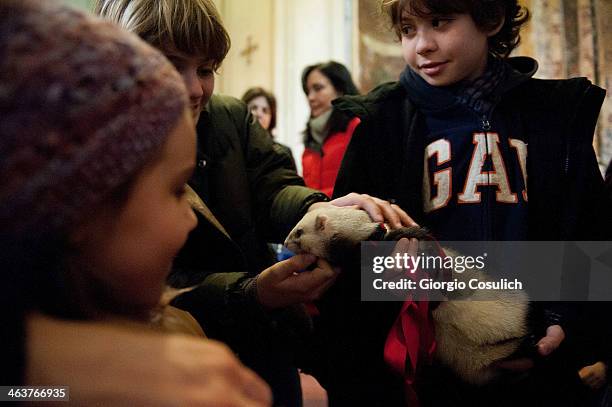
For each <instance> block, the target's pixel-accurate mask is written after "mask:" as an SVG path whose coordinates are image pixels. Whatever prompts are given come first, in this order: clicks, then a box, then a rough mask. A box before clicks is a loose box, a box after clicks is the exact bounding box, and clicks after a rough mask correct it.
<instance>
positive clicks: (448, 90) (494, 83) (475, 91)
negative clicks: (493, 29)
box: [400, 56, 510, 116]
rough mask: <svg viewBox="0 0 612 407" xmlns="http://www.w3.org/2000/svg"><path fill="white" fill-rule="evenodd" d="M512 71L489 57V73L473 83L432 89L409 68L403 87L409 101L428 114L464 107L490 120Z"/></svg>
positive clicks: (401, 77)
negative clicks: (429, 112) (505, 81)
mask: <svg viewBox="0 0 612 407" xmlns="http://www.w3.org/2000/svg"><path fill="white" fill-rule="evenodd" d="M509 71H510V69H509V67H508V66H507V64H506V62H504V61H503V60H501V59H499V58H496V57H493V56H489V59H488V61H487V68H486V70H485V72H484V73H483V74H482V75H481V76H480V77H478V78H476V79H474V80H471V81H467V80H466V81H462V82H459V83H456V84H453V85H449V86H432V85H430V84H428V83H427V82H426V81H425V80H424V79H423V78H421V77H420V76H419V75H418V74H417V73H416V72H414V71H413V70H412V69H410V67H408V66H407V67H406V69H404V71H403V72H402V74H401V76H400V83H401V84H402V85H403V86H404V89H406V91H407V92H408V97H409V98H410V99H411V100H412V101H413V102H414V103H415V104H416V105H417V106H419V107H421V108H423V109H425V110H430V111H439V110H445V109H447V108H450V107H453V106H456V105H464V106H466V107H468V108H469V109H471V110H473V111H475V112H476V113H478V115H479V116H488V115H489V114H490V113H491V110H492V109H493V107H494V106H495V104H496V103H497V102H498V100H499V98H500V92H498V89H499V84H500V83H503V82H504V80H505V79H506V78H507V75H508V72H509Z"/></svg>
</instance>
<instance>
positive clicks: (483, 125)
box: [480, 115, 492, 241]
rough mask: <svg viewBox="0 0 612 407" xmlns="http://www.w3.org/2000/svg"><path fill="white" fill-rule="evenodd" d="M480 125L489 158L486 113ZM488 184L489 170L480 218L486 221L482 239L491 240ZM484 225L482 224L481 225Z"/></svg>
mask: <svg viewBox="0 0 612 407" xmlns="http://www.w3.org/2000/svg"><path fill="white" fill-rule="evenodd" d="M480 127H481V128H482V130H483V131H484V136H485V153H486V156H485V160H486V159H487V158H489V159H491V158H490V157H489V156H490V152H489V135H488V131H489V130H491V123H490V122H489V118H488V117H487V116H486V115H483V116H482V117H481V118H480ZM490 184H491V176H490V175H489V172H488V171H487V186H488V187H487V188H486V190H485V192H484V196H485V205H484V209H485V213H484V214H483V219H482V223H486V224H487V227H483V229H485V231H484V232H485V236H484V237H485V239H484V240H487V241H488V240H491V238H492V232H491V228H492V225H491V199H490V196H489V195H490V194H491V191H490V189H491V188H490ZM483 226H484V225H483Z"/></svg>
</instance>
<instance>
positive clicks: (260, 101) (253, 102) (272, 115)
mask: <svg viewBox="0 0 612 407" xmlns="http://www.w3.org/2000/svg"><path fill="white" fill-rule="evenodd" d="M242 101H243V102H244V103H246V104H247V106H248V108H249V111H250V112H251V114H252V115H253V116H254V117H255V118H256V119H257V120H258V121H259V124H260V125H261V127H263V128H264V130H266V131H267V132H268V134H269V135H270V137H271V138H272V139H273V143H274V149H275V150H277V151H279V152H280V153H282V154H283V155H285V156H287V158H288V159H289V160H291V165H292V167H293V169H294V170H296V171H297V167H296V166H295V159H294V158H293V154H292V153H291V149H290V148H289V147H287V146H286V145H284V144H281V143H277V142H276V141H274V135H273V134H272V131H273V130H274V129H275V128H276V98H275V97H274V95H273V94H272V93H271V92H268V91H267V90H265V89H264V88H262V87H259V86H256V87H252V88H249V89H248V90H247V91H246V92H245V93H244V95H242Z"/></svg>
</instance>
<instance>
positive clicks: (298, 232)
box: [295, 228, 304, 238]
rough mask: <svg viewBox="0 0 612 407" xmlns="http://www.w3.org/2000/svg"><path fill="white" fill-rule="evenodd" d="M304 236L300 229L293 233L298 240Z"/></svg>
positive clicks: (302, 230)
mask: <svg viewBox="0 0 612 407" xmlns="http://www.w3.org/2000/svg"><path fill="white" fill-rule="evenodd" d="M303 234H304V229H302V228H300V229H298V230H296V231H295V237H297V238H300V237H302V235H303Z"/></svg>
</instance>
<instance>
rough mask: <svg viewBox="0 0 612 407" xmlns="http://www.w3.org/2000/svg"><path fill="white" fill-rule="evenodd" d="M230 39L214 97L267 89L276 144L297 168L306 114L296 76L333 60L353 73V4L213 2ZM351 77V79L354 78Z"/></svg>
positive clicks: (331, 0)
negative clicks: (274, 110)
mask: <svg viewBox="0 0 612 407" xmlns="http://www.w3.org/2000/svg"><path fill="white" fill-rule="evenodd" d="M216 3H217V5H218V7H219V11H220V12H221V14H222V17H223V20H224V23H225V25H226V28H227V29H228V31H229V33H230V37H231V38H232V50H231V51H230V54H229V55H228V57H227V59H226V61H225V62H224V65H223V67H222V70H221V72H220V76H219V78H218V81H217V86H216V91H217V92H219V93H224V94H229V95H232V96H235V97H240V96H242V93H243V92H244V91H245V90H246V89H247V88H249V87H251V86H263V87H265V88H268V89H271V90H272V91H273V92H274V94H275V95H276V97H277V100H278V115H277V130H276V134H277V136H276V137H277V140H278V141H279V142H281V143H284V144H286V145H288V146H289V147H291V149H292V150H293V153H294V155H295V157H296V163H297V164H298V167H301V165H300V164H301V154H302V150H303V145H302V136H301V131H302V130H303V129H304V127H305V123H306V121H307V119H308V115H309V109H308V104H307V102H306V98H305V96H304V93H303V91H302V85H301V73H302V70H303V69H304V67H306V66H307V65H311V64H313V63H317V62H322V61H327V60H330V59H334V60H336V61H338V62H342V63H344V64H346V65H347V67H349V69H351V71H353V70H354V69H353V66H352V65H353V64H352V62H353V46H352V43H353V21H354V19H353V13H354V10H355V3H356V0H216ZM249 35H251V36H252V38H253V40H254V42H256V43H257V44H258V46H259V48H258V49H257V51H256V52H255V53H254V55H253V61H252V63H251V65H247V64H246V61H245V58H244V57H241V56H240V51H242V50H243V49H244V48H245V46H246V39H247V37H248V36H249ZM354 76H355V75H354Z"/></svg>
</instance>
